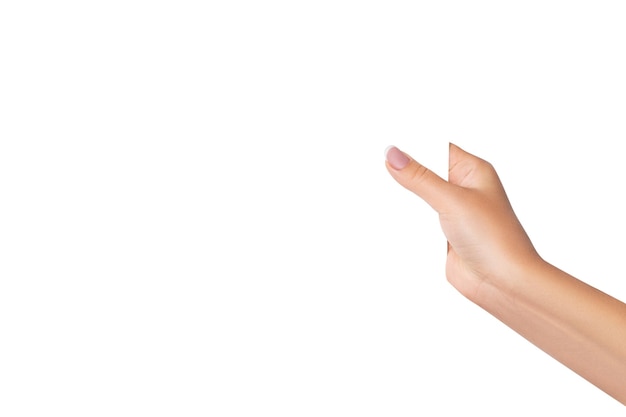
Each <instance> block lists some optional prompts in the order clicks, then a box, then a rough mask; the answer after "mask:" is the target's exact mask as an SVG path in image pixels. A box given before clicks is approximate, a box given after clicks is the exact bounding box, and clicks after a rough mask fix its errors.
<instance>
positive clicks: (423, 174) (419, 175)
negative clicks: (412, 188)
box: [409, 164, 429, 184]
mask: <svg viewBox="0 0 626 417" xmlns="http://www.w3.org/2000/svg"><path fill="white" fill-rule="evenodd" d="M428 174H429V171H428V168H426V167H425V166H423V165H420V164H415V167H414V168H413V170H412V171H411V174H410V176H409V181H411V183H413V184H419V183H421V182H423V181H424V180H425V179H426V178H427V177H428Z"/></svg>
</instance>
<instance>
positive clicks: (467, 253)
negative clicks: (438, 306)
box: [386, 144, 540, 301]
mask: <svg viewBox="0 0 626 417" xmlns="http://www.w3.org/2000/svg"><path fill="white" fill-rule="evenodd" d="M449 152H450V156H449V172H448V181H445V180H443V179H442V178H440V177H439V176H437V175H436V174H435V173H433V172H432V171H430V170H428V169H427V168H425V167H424V166H422V165H421V164H419V163H418V162H416V161H415V160H413V159H412V158H411V157H410V156H408V155H406V154H405V153H403V152H402V151H400V150H399V149H397V148H395V147H390V148H389V149H388V150H387V154H386V156H387V161H386V165H387V169H388V170H389V173H390V174H391V176H392V177H393V178H394V179H395V180H396V181H398V182H399V183H400V184H401V185H402V186H404V187H405V188H407V189H409V190H410V191H413V192H414V193H415V194H417V195H418V196H419V197H421V198H422V199H424V200H425V201H426V202H427V203H428V204H429V205H430V206H432V207H433V209H435V210H436V211H437V212H438V213H439V219H440V222H441V227H442V229H443V232H444V233H445V235H446V238H447V239H448V258H447V263H446V275H447V278H448V281H449V282H450V283H451V284H452V285H453V286H454V287H455V288H457V289H458V290H459V291H460V292H461V293H462V294H463V295H465V296H466V297H468V298H469V299H471V300H473V301H477V300H478V298H479V296H480V294H479V292H480V288H481V287H482V285H481V284H483V283H485V282H488V283H489V284H491V285H492V286H495V287H497V288H507V289H508V288H510V287H511V286H515V284H516V283H515V282H512V281H513V280H514V279H516V278H515V277H516V274H513V273H512V272H513V271H518V270H520V269H521V267H522V266H527V265H528V264H529V263H534V262H536V261H540V258H539V255H538V254H537V252H536V251H535V249H534V247H533V245H532V243H531V242H530V239H529V238H528V236H527V235H526V232H525V231H524V229H523V228H522V226H521V224H520V222H519V221H518V219H517V217H516V216H515V213H514V212H513V209H512V208H511V205H510V203H509V200H508V198H507V196H506V193H505V191H504V188H503V187H502V184H501V182H500V179H499V178H498V175H497V173H496V171H495V170H494V168H493V166H492V165H491V164H490V163H488V162H486V161H484V160H482V159H480V158H478V157H476V156H474V155H471V154H469V153H467V152H465V151H464V150H462V149H461V148H459V147H457V146H455V145H453V144H450V151H449Z"/></svg>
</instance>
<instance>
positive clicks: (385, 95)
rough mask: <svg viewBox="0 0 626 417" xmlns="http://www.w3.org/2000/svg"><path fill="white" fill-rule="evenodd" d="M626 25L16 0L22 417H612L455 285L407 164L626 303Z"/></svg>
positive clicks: (604, 18)
mask: <svg viewBox="0 0 626 417" xmlns="http://www.w3.org/2000/svg"><path fill="white" fill-rule="evenodd" d="M625 21H626V7H625V6H623V4H622V2H618V1H615V2H604V1H597V2H579V1H563V2H555V1H525V2H502V1H492V2H485V1H472V2H469V1H467V2H461V1H458V2H450V1H438V2H435V1H432V2H425V1H422V2H418V1H343V0H333V1H320V0H317V1H308V2H305V1H236V0H231V1H209V2H200V1H198V2H189V1H175V2H174V1H169V2H168V1H150V2H148V1H107V2H80V1H74V2H71V1H59V2H43V1H40V2H30V1H4V2H2V3H1V5H0V414H1V415H3V416H31V415H38V416H41V415H63V416H112V415H115V416H139V415H146V416H147V415H150V416H154V415H167V416H258V415H268V416H357V415H358V416H413V415H440V416H444V415H450V413H453V412H457V413H458V412H462V413H463V414H464V415H486V416H501V415H508V416H511V415H520V416H527V415H566V414H567V413H569V412H577V413H579V414H584V415H598V416H599V415H602V416H617V415H622V414H623V410H624V409H623V406H621V405H619V404H618V403H617V401H615V400H613V399H612V398H610V397H609V396H607V395H606V394H604V393H603V392H601V391H600V390H598V389H597V388H595V387H594V386H592V385H590V384H589V383H587V382H586V381H584V380H583V379H582V378H580V377H579V376H577V375H575V374H574V373H572V372H571V371H570V370H568V369H567V368H565V367H564V366H562V365H561V364H559V363H557V362H556V361H554V360H553V359H551V358H550V357H548V356H547V355H546V354H544V353H543V352H541V351H540V350H538V349H537V348H535V347H534V346H532V345H531V344H530V343H528V342H526V341H525V340H524V339H522V338H521V337H520V336H518V335H517V334H515V333H514V332H513V331H511V330H510V329H508V328H507V327H505V326H504V325H502V324H501V323H500V322H498V321H497V320H496V319H494V318H493V317H491V316H489V315H488V314H487V313H485V312H483V311H482V310H480V309H479V308H478V307H477V306H475V305H473V304H472V303H470V302H469V301H467V300H466V299H464V298H463V297H462V296H461V295H459V294H458V293H457V292H456V291H455V290H454V289H453V288H452V287H451V286H449V285H448V284H447V282H446V280H445V277H444V269H443V266H444V261H445V258H444V257H445V239H444V238H443V235H442V233H441V231H440V229H439V225H438V222H437V217H436V215H435V214H434V213H433V212H432V211H431V209H430V208H429V207H428V206H427V205H426V204H425V203H423V202H422V201H420V200H419V199H418V198H417V197H415V196H414V195H412V194H410V193H409V192H407V191H405V190H404V189H402V188H401V187H400V186H399V185H397V184H396V183H395V182H394V181H393V180H392V179H391V177H389V176H388V174H387V172H386V170H385V168H384V164H383V150H384V149H385V147H386V146H387V145H389V144H395V145H397V146H399V147H400V148H401V149H403V150H405V151H407V152H409V153H410V154H412V156H413V157H415V158H416V159H418V160H420V161H421V162H422V163H424V164H425V165H427V166H430V167H431V168H432V169H433V170H434V171H436V172H438V173H440V174H441V175H445V172H446V169H447V148H448V142H450V141H451V142H455V143H457V144H458V145H460V146H461V147H463V148H465V149H466V150H468V151H470V152H472V153H475V154H477V155H479V156H481V157H483V158H485V159H487V160H489V161H491V162H492V163H493V164H494V165H495V167H496V169H497V170H498V171H499V173H500V176H501V178H502V180H503V182H504V184H505V187H506V188H507V190H508V193H509V197H510V199H511V201H512V203H513V206H514V208H515V209H516V211H517V214H518V216H519V217H520V219H521V221H522V223H523V224H524V226H525V227H526V229H527V231H528V233H529V235H530V236H531V239H532V240H533V242H534V243H535V246H536V247H537V248H538V250H539V251H540V253H541V254H542V255H543V256H544V257H545V258H546V259H547V260H549V261H550V262H552V263H554V264H556V265H557V266H559V267H561V268H562V269H564V270H566V271H568V272H570V273H572V274H574V275H576V276H577V277H579V278H581V279H583V280H585V281H587V282H589V283H590V284H592V285H594V286H596V287H598V288H600V289H602V290H604V291H605V292H608V293H610V294H612V295H614V296H615V297H617V298H620V299H622V300H626V277H625V275H626V273H625V272H624V268H623V264H624V261H623V253H624V248H625V247H626V244H625V243H624V241H623V239H622V236H623V235H624V233H625V232H626V223H625V220H624V216H623V213H624V212H625V211H626V206H625V203H624V198H623V195H622V194H623V189H624V187H623V181H624V178H626V174H624V171H623V166H624V157H623V154H622V148H623V141H624V139H625V138H626V123H625V121H624V120H625V118H624V115H625V111H626V98H625V97H626V77H624V74H626V55H625V54H624V50H625V47H626V25H625V24H624V22H625Z"/></svg>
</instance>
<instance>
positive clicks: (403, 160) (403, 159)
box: [385, 146, 409, 170]
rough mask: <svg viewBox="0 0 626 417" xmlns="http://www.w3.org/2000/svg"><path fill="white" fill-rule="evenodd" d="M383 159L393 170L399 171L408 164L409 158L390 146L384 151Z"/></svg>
mask: <svg viewBox="0 0 626 417" xmlns="http://www.w3.org/2000/svg"><path fill="white" fill-rule="evenodd" d="M385 158H386V159H387V162H388V163H389V165H391V167H392V168H393V169H397V170H401V169H402V168H404V167H405V166H407V165H408V164H409V158H408V157H407V156H406V155H405V154H404V153H402V151H401V150H400V149H398V148H396V147H395V146H390V147H388V148H387V149H386V150H385Z"/></svg>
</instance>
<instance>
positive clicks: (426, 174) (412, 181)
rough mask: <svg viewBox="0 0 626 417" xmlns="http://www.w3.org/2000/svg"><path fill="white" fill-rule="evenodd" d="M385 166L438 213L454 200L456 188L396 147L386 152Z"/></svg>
mask: <svg viewBox="0 0 626 417" xmlns="http://www.w3.org/2000/svg"><path fill="white" fill-rule="evenodd" d="M385 159H386V161H385V165H386V166H387V170H388V171H389V173H390V174H391V176H392V177H393V178H394V179H395V180H396V181H398V183H400V185H402V186H403V187H404V188H406V189H407V190H409V191H413V192H414V193H415V194H417V195H418V196H419V197H421V198H422V199H423V200H424V201H426V203H428V204H429V205H430V206H431V207H432V208H434V209H435V210H436V211H437V212H441V211H442V209H443V208H444V207H445V205H446V203H447V202H448V201H449V200H450V198H452V192H453V190H454V186H453V185H452V184H450V183H448V182H447V181H445V180H444V179H443V178H441V177H440V176H439V175H437V174H435V173H434V172H432V171H431V170H429V169H428V168H426V167H425V166H423V165H421V164H420V163H419V162H417V161H415V160H414V159H413V158H411V157H410V156H409V155H407V154H405V153H404V152H402V151H401V150H400V149H398V148H396V147H395V146H390V147H388V148H387V150H386V152H385Z"/></svg>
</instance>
